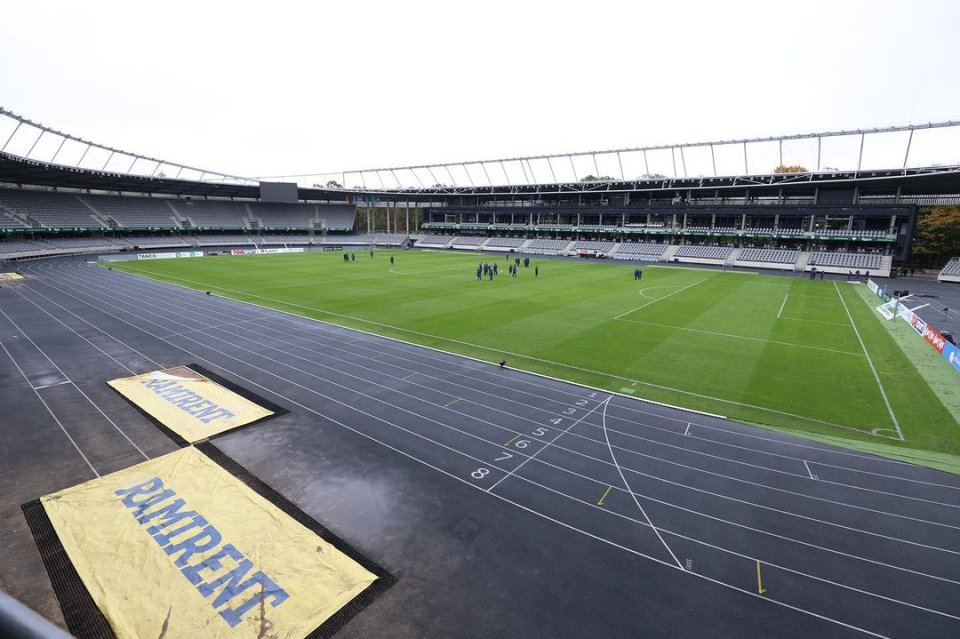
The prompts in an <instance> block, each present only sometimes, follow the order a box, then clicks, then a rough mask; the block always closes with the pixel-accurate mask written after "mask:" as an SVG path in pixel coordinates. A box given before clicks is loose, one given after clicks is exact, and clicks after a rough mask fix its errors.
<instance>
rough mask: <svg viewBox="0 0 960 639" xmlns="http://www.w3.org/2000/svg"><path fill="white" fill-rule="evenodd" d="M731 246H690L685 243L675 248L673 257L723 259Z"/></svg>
mask: <svg viewBox="0 0 960 639" xmlns="http://www.w3.org/2000/svg"><path fill="white" fill-rule="evenodd" d="M732 250H733V248H731V247H729V246H692V245H689V244H688V245H685V246H681V247H680V248H678V249H677V252H676V253H674V256H675V257H688V258H694V259H700V260H725V259H727V257H728V256H729V255H730V252H731V251H732Z"/></svg>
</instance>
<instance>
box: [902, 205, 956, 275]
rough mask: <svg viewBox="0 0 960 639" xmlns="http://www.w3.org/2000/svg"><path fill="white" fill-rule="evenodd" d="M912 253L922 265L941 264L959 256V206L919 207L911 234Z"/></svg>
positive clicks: (937, 265)
mask: <svg viewBox="0 0 960 639" xmlns="http://www.w3.org/2000/svg"><path fill="white" fill-rule="evenodd" d="M913 255H914V256H915V257H916V258H917V259H919V260H920V264H921V265H924V266H927V265H929V266H936V267H939V266H943V265H944V264H945V263H946V262H947V260H949V259H950V258H951V257H957V256H960V206H955V205H950V206H934V207H933V208H929V209H920V214H919V217H918V218H917V230H916V233H914V236H913Z"/></svg>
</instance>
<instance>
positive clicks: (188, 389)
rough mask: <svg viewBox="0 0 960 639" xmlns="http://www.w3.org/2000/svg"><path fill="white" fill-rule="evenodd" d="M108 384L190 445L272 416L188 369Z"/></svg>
mask: <svg viewBox="0 0 960 639" xmlns="http://www.w3.org/2000/svg"><path fill="white" fill-rule="evenodd" d="M107 384H109V385H110V386H112V387H113V388H114V389H115V390H116V391H117V392H119V393H120V394H121V395H123V396H124V397H126V398H127V399H128V400H130V401H131V402H133V404H135V405H136V406H138V407H139V408H140V409H142V410H143V411H145V412H146V413H148V414H149V415H150V416H152V417H154V418H155V419H157V420H158V421H159V422H160V423H161V424H163V425H164V426H166V427H167V428H169V429H170V430H172V431H173V432H175V433H176V434H178V435H180V437H182V438H183V439H185V440H186V441H188V442H191V443H193V442H199V441H203V440H204V439H208V438H210V437H213V436H214V435H217V434H219V433H223V432H225V431H228V430H232V429H234V428H237V427H238V426H243V425H245V424H250V423H252V422H255V421H258V420H260V419H263V418H264V417H268V416H270V415H273V411H270V410H267V409H266V408H263V407H262V406H259V405H257V404H254V403H253V402H251V401H250V400H248V399H246V398H244V397H241V396H240V395H237V394H236V393H234V392H232V391H229V390H227V389H226V388H224V387H223V386H220V385H219V384H217V383H216V382H212V381H210V380H209V379H207V378H206V377H204V376H203V375H201V374H200V373H198V372H196V371H194V370H192V369H190V368H187V367H185V366H180V367H177V368H170V369H167V370H164V371H154V372H152V373H145V374H143V375H136V376H134V377H122V378H120V379H114V380H110V381H109V382H107Z"/></svg>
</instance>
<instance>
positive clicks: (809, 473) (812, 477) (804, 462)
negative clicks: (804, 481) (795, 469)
mask: <svg viewBox="0 0 960 639" xmlns="http://www.w3.org/2000/svg"><path fill="white" fill-rule="evenodd" d="M803 465H804V466H805V467H806V469H807V474H808V475H810V479H816V477H814V475H813V471H812V470H810V464H808V463H807V460H806V459H804V460H803Z"/></svg>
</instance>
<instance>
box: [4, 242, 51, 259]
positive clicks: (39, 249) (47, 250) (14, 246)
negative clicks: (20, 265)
mask: <svg viewBox="0 0 960 639" xmlns="http://www.w3.org/2000/svg"><path fill="white" fill-rule="evenodd" d="M57 252H58V249H57V247H56V246H54V245H53V244H50V243H49V242H43V241H40V240H14V241H7V242H0V257H4V258H11V257H19V256H21V255H42V254H54V253H57Z"/></svg>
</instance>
